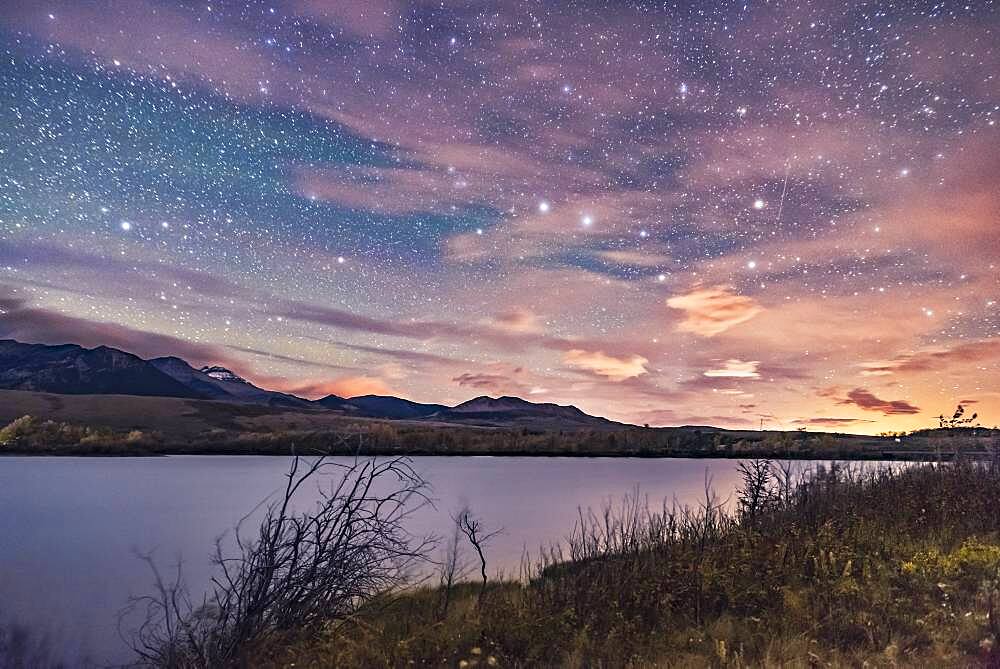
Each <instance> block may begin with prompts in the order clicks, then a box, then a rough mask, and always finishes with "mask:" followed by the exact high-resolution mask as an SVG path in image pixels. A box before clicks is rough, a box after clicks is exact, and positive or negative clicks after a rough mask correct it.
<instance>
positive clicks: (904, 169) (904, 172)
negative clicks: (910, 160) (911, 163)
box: [899, 167, 910, 177]
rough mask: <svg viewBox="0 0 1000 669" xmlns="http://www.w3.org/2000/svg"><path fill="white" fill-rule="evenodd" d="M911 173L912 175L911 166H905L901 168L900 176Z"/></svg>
mask: <svg viewBox="0 0 1000 669" xmlns="http://www.w3.org/2000/svg"><path fill="white" fill-rule="evenodd" d="M909 175H910V168H908V167H904V168H903V169H901V170H900V171H899V176H901V177H905V176H909Z"/></svg>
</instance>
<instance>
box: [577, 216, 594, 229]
mask: <svg viewBox="0 0 1000 669" xmlns="http://www.w3.org/2000/svg"><path fill="white" fill-rule="evenodd" d="M580 223H581V224H582V225H583V227H585V228H589V227H590V226H592V225H593V224H594V219H593V218H592V217H590V216H584V217H583V218H581V219H580Z"/></svg>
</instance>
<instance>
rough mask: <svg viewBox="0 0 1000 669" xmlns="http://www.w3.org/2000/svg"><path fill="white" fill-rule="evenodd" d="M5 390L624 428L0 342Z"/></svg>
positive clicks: (540, 406)
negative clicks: (298, 388)
mask: <svg viewBox="0 0 1000 669" xmlns="http://www.w3.org/2000/svg"><path fill="white" fill-rule="evenodd" d="M0 389H6V390H29V391H37V392H49V393H55V394H93V395H140V396H161V397H177V398H184V399H203V400H215V401H224V402H233V403H241V404H255V405H261V406H268V407H278V408H288V409H301V410H309V411H337V412H342V413H344V414H347V415H353V416H359V417H364V418H381V419H387V420H411V421H412V420H416V421H435V422H446V423H455V424H460V425H462V424H464V425H481V426H490V427H504V426H516V427H526V428H544V429H573V428H582V427H602V428H607V427H610V426H616V425H622V424H621V423H616V422H614V421H611V420H608V419H606V418H601V417H598V416H591V415H590V414H587V413H585V412H583V411H582V410H581V409H579V408H578V407H575V406H573V405H559V404H553V403H536V402H530V401H528V400H525V399H523V398H520V397H514V396H510V395H504V396H500V397H496V398H494V397H490V396H487V395H480V396H478V397H474V398H472V399H470V400H467V401H465V402H462V403H460V404H457V405H455V406H454V407H449V406H447V405H444V404H435V403H422V402H415V401H412V400H408V399H405V398H401V397H395V396H392V395H362V396H358V397H352V398H343V397H339V396H337V395H328V396H326V397H323V398H320V399H317V400H309V399H305V398H302V397H298V396H296V395H292V394H288V393H282V392H279V391H274V390H266V389H264V388H259V387H258V386H255V385H254V384H252V383H250V382H249V381H247V380H246V379H244V378H242V377H240V376H239V375H237V374H235V373H234V372H232V371H231V370H229V369H227V368H225V367H223V366H221V365H206V366H204V367H202V368H200V369H196V368H195V367H193V366H191V365H190V364H189V363H188V362H187V361H186V360H184V359H183V358H180V357H177V356H161V357H157V358H151V359H149V360H144V359H143V358H140V357H139V356H137V355H134V354H132V353H128V352H126V351H122V350H119V349H116V348H111V347H108V346H98V347H95V348H93V349H86V348H83V347H82V346H78V345H76V344H58V345H48V344H26V343H22V342H18V341H15V340H13V339H4V340H0Z"/></svg>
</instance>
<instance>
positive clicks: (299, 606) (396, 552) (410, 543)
mask: <svg viewBox="0 0 1000 669" xmlns="http://www.w3.org/2000/svg"><path fill="white" fill-rule="evenodd" d="M329 469H335V470H340V477H339V478H338V479H337V481H336V483H334V484H333V485H332V486H331V487H330V488H329V489H327V490H323V489H321V490H320V499H319V501H318V502H317V503H316V506H315V508H314V509H312V510H310V511H304V512H295V511H294V510H293V508H292V506H291V504H292V500H293V497H294V496H295V494H296V492H298V491H299V490H300V489H301V488H302V486H303V485H304V484H305V483H306V482H307V481H310V480H312V479H313V478H314V477H315V476H316V475H317V474H319V473H321V472H324V471H327V470H329ZM426 490H427V484H426V483H425V481H424V480H423V479H422V478H421V477H420V476H419V475H418V474H417V473H416V472H415V471H414V469H413V468H412V466H411V464H410V461H409V460H408V459H405V458H397V459H393V460H388V461H384V462H379V461H376V460H374V459H372V460H367V459H366V460H356V461H355V462H354V463H353V464H349V465H343V464H338V463H334V462H330V461H328V460H327V459H326V458H323V457H320V458H318V459H316V460H314V461H312V462H311V463H304V462H303V460H301V459H300V458H298V457H296V458H295V459H294V461H293V463H292V465H291V469H290V471H289V472H288V474H287V482H286V485H285V488H284V492H283V494H282V495H281V497H280V499H279V500H277V501H276V502H273V503H271V504H269V505H267V507H266V508H265V509H264V512H263V519H262V520H261V522H260V525H259V528H258V529H257V532H256V535H255V536H250V537H248V536H246V535H245V534H244V533H243V531H242V528H241V527H240V525H242V522H241V523H240V525H238V526H237V528H236V532H235V542H236V548H235V552H234V554H231V555H229V554H227V553H226V551H225V549H224V547H223V542H222V540H221V539H219V540H218V541H217V542H216V549H215V554H214V556H213V559H212V561H213V563H214V565H215V566H216V568H217V572H218V573H217V575H216V576H215V577H214V578H213V579H212V587H211V592H210V593H209V594H208V595H206V596H205V597H204V598H203V600H202V602H201V603H200V604H196V603H195V602H194V601H193V600H192V599H191V598H190V596H189V594H188V590H187V588H186V587H185V585H184V583H183V581H182V578H181V570H180V567H179V566H178V569H177V573H176V574H175V576H174V578H173V580H172V581H166V580H164V579H163V578H162V577H161V575H160V573H159V571H158V570H157V569H156V568H155V565H154V564H153V562H152V560H151V559H148V558H147V561H148V562H149V563H150V565H151V567H153V572H154V574H155V577H156V590H155V592H154V593H153V594H151V595H148V596H146V597H141V598H136V599H134V600H133V601H132V602H131V606H130V609H129V610H130V611H133V612H138V613H139V614H140V616H141V618H142V623H141V624H140V625H139V626H138V628H136V629H134V630H132V631H131V633H130V634H127V635H126V639H127V641H128V642H129V643H130V645H131V647H132V648H133V649H134V650H135V652H136V653H137V654H138V657H139V658H140V660H141V662H142V663H143V664H145V665H147V666H157V667H222V666H232V665H235V664H239V663H240V661H241V659H245V657H246V654H247V653H248V652H252V649H253V648H254V647H256V646H259V645H260V644H262V643H264V642H266V641H267V640H268V639H269V638H270V637H272V636H274V635H276V634H279V633H281V632H286V631H291V630H297V631H303V630H305V631H308V630H310V629H317V628H319V627H321V626H323V625H324V624H326V623H329V622H332V621H342V620H345V619H347V618H349V617H350V616H351V615H352V614H353V613H354V612H356V611H357V609H358V607H359V606H361V605H362V604H364V603H365V602H367V601H369V600H371V599H372V598H373V597H375V596H376V595H379V594H382V593H385V592H389V591H392V590H393V589H395V588H397V587H399V586H401V585H403V584H404V583H405V582H406V579H407V577H408V575H409V574H410V573H411V571H412V570H413V568H414V567H416V566H417V564H418V563H421V562H423V561H425V560H426V557H425V554H426V553H427V551H428V550H430V548H431V547H432V544H433V540H432V539H431V538H429V537H425V538H419V537H414V536H413V535H411V534H410V533H409V532H408V531H407V530H406V528H405V527H404V524H405V521H406V520H407V518H408V517H409V516H411V515H412V513H413V512H414V511H416V510H417V509H418V508H420V507H422V506H423V505H425V504H427V503H429V502H428V498H427V496H426ZM244 520H245V519H244ZM125 615H128V613H127V612H126V613H124V614H123V619H124V616H125Z"/></svg>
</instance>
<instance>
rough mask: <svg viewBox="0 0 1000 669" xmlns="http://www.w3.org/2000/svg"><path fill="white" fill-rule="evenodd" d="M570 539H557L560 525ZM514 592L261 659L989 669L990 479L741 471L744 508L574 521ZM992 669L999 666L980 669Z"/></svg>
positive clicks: (946, 473) (997, 477) (473, 594)
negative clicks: (794, 476) (790, 480)
mask: <svg viewBox="0 0 1000 669" xmlns="http://www.w3.org/2000/svg"><path fill="white" fill-rule="evenodd" d="M569 530H570V528H567V531H569ZM573 537H574V538H573V539H572V540H571V541H570V545H569V548H568V550H566V551H565V552H564V553H562V554H553V555H551V556H548V557H543V558H542V559H541V560H539V561H538V562H536V563H534V564H532V565H530V569H529V574H530V578H529V579H527V580H526V581H511V580H500V581H490V582H488V583H487V585H486V587H485V588H482V587H481V586H480V585H477V584H474V583H464V584H462V585H459V586H453V587H450V588H449V587H436V588H422V589H418V590H415V591H411V592H409V593H407V594H405V595H403V596H399V597H389V596H382V597H380V598H377V599H376V600H374V601H372V602H371V603H370V604H369V605H367V606H365V607H364V608H363V609H362V610H361V611H360V613H359V614H358V615H357V616H356V617H354V618H352V619H350V620H348V621H342V622H341V623H339V624H337V625H335V626H323V627H321V628H319V629H316V628H313V629H310V630H292V631H289V632H286V633H281V634H276V635H273V636H271V637H269V639H268V640H267V641H266V642H264V643H262V644H260V645H259V646H258V647H255V648H253V649H247V652H249V653H250V655H249V657H253V658H254V663H255V664H258V665H261V666H275V667H277V666H291V665H292V664H294V665H295V666H345V667H348V666H350V667H361V666H414V665H416V666H423V665H429V664H434V665H441V664H446V665H448V666H460V667H471V666H540V665H546V666H565V667H581V666H677V667H704V666H716V667H745V666H803V667H805V666H835V667H841V666H843V667H846V666H862V665H865V666H887V667H888V666H980V665H981V664H982V665H988V666H995V663H996V662H998V661H1000V655H998V652H997V649H996V643H997V641H998V638H997V636H998V633H1000V624H998V620H997V619H996V617H995V615H994V613H993V612H994V611H996V610H997V609H998V608H1000V592H998V587H1000V469H998V468H997V467H996V466H995V463H994V466H973V465H968V464H960V465H958V466H949V467H933V466H924V467H911V468H905V469H902V470H898V469H897V470H895V471H893V470H888V469H882V470H879V471H877V472H874V471H870V472H863V473H857V472H850V471H849V470H833V471H827V472H826V473H821V474H819V475H817V476H815V477H813V478H811V479H810V480H808V481H801V482H796V483H794V484H793V485H791V486H789V485H788V484H787V482H786V481H784V480H783V479H782V477H781V476H780V473H776V472H775V470H774V469H771V470H769V473H768V475H767V476H766V477H765V478H763V479H762V478H760V477H759V476H757V474H756V473H755V472H754V471H753V470H750V471H749V473H748V476H747V478H746V480H745V483H744V486H743V489H742V491H741V495H740V503H739V512H738V514H737V515H736V516H733V517H728V516H725V515H724V514H722V513H721V512H720V511H719V510H718V509H717V508H716V507H715V506H714V505H713V502H712V501H711V498H709V501H708V502H707V503H706V505H705V506H703V507H702V509H701V511H700V512H698V513H695V514H691V513H684V512H680V511H669V510H667V511H666V512H664V513H659V514H645V513H644V512H642V511H641V510H639V507H637V506H635V505H631V504H625V505H623V506H622V507H621V508H619V509H617V510H615V511H613V512H611V513H609V514H603V513H598V514H596V515H595V516H593V517H588V516H583V523H582V527H580V526H578V527H577V530H576V531H575V532H574V534H573ZM991 663H994V664H991Z"/></svg>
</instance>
